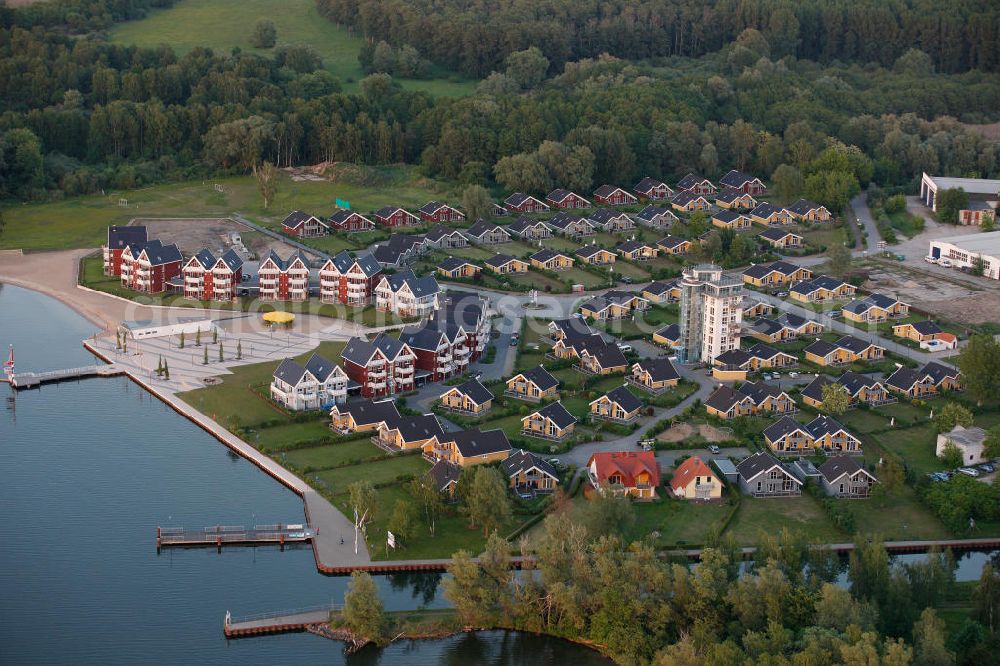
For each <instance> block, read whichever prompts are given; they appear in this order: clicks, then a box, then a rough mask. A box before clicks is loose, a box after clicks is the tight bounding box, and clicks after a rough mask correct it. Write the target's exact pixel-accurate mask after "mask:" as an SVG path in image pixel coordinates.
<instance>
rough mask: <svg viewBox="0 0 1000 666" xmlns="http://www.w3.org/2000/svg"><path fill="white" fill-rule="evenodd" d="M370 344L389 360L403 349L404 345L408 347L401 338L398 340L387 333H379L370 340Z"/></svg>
mask: <svg viewBox="0 0 1000 666" xmlns="http://www.w3.org/2000/svg"><path fill="white" fill-rule="evenodd" d="M372 345H373V346H374V347H375V348H376V349H378V350H379V351H380V352H382V353H383V354H385V356H386V358H388V359H389V360H390V361H391V360H392V359H394V358H396V357H397V356H399V354H400V353H401V352H402V351H403V348H404V347H409V345H407V344H406V343H405V342H403V341H402V340H398V339H396V338H394V337H392V336H391V335H389V334H387V333H379V334H378V335H376V336H375V339H374V340H372Z"/></svg>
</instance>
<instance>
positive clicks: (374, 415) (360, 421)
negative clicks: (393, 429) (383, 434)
mask: <svg viewBox="0 0 1000 666" xmlns="http://www.w3.org/2000/svg"><path fill="white" fill-rule="evenodd" d="M336 409H337V411H339V412H340V413H341V414H350V415H351V416H352V417H353V418H354V424H355V425H358V426H363V425H371V424H373V423H382V422H385V423H395V422H396V420H397V419H399V411H398V410H397V409H396V402H395V401H394V400H378V401H376V400H372V399H370V398H366V399H364V400H355V401H353V402H349V403H347V404H346V405H340V406H338V407H337V408H336Z"/></svg>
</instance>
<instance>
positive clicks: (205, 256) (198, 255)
mask: <svg viewBox="0 0 1000 666" xmlns="http://www.w3.org/2000/svg"><path fill="white" fill-rule="evenodd" d="M191 258H192V259H194V260H195V261H197V262H198V263H199V264H201V267H202V268H204V269H205V270H206V271H207V270H211V268H212V266H214V265H215V255H214V254H212V252H211V250H208V249H207V248H202V249H200V250H198V251H197V252H195V254H194V256H193V257H191Z"/></svg>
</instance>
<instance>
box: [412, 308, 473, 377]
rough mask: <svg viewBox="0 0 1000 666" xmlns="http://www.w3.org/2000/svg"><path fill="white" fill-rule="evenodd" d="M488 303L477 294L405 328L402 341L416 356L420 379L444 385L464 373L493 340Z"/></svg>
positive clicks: (436, 311)
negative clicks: (491, 338)
mask: <svg viewBox="0 0 1000 666" xmlns="http://www.w3.org/2000/svg"><path fill="white" fill-rule="evenodd" d="M485 312H486V307H485V303H484V302H483V301H482V300H481V299H480V298H479V296H477V295H474V294H466V295H464V296H462V297H460V298H458V300H453V301H450V302H449V303H447V304H446V305H445V306H444V307H443V308H441V309H438V310H435V311H434V313H433V314H432V315H431V317H430V318H429V319H428V320H427V321H426V322H423V323H422V324H420V325H418V326H412V327H408V328H404V329H403V331H402V333H400V336H399V340H400V341H401V342H404V343H406V345H408V346H409V347H410V349H412V350H413V353H414V354H415V355H416V364H417V371H418V379H420V380H428V381H441V380H443V379H447V378H449V377H455V376H458V375H461V374H462V373H463V372H465V371H466V370H467V369H468V367H469V363H471V362H473V361H475V360H476V359H478V358H479V357H480V356H481V355H482V352H483V349H484V348H485V347H486V345H487V343H488V342H489V338H490V320H489V319H488V318H487V317H486V316H485Z"/></svg>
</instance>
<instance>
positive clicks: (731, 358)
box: [714, 349, 751, 367]
mask: <svg viewBox="0 0 1000 666" xmlns="http://www.w3.org/2000/svg"><path fill="white" fill-rule="evenodd" d="M750 358H751V356H750V354H748V353H746V352H745V351H743V350H742V349H730V350H728V351H724V352H722V353H721V354H719V355H718V356H716V357H715V359H714V360H715V361H717V362H718V363H721V364H722V365H726V366H735V367H740V366H742V365H743V364H744V363H746V362H747V361H749V360H750Z"/></svg>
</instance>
